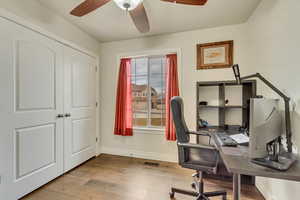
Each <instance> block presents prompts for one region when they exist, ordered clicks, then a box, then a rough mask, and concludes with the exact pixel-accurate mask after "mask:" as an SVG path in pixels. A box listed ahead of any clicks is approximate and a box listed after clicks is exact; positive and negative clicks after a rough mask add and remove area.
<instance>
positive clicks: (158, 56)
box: [130, 54, 166, 132]
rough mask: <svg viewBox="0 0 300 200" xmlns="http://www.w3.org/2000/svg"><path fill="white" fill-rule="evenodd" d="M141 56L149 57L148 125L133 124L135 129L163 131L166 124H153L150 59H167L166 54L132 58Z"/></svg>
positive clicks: (137, 57)
mask: <svg viewBox="0 0 300 200" xmlns="http://www.w3.org/2000/svg"><path fill="white" fill-rule="evenodd" d="M141 58H146V59H147V112H145V113H146V114H147V126H133V129H134V130H140V131H146V130H151V131H156V132H163V131H164V130H165V126H152V125H151V109H152V107H151V105H152V99H151V98H152V95H151V94H152V92H151V87H150V77H151V71H150V59H151V58H154V59H155V58H164V59H165V60H166V55H165V54H161V55H149V56H136V57H134V58H131V59H141ZM135 65H136V63H135ZM162 65H163V63H162V61H161V66H162ZM135 67H136V66H135ZM135 75H136V74H135ZM161 75H166V71H165V73H163V71H161ZM130 76H132V74H131V75H130ZM135 77H136V76H135ZM161 86H162V85H161ZM164 92H165V86H164ZM134 113H136V112H134V111H133V114H134ZM141 113H144V112H141ZM133 118H134V117H133ZM161 119H163V112H162V113H161Z"/></svg>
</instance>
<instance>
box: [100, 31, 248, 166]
mask: <svg viewBox="0 0 300 200" xmlns="http://www.w3.org/2000/svg"><path fill="white" fill-rule="evenodd" d="M245 34H246V32H245V25H234V26H225V27H220V28H214V29H206V30H196V31H189V32H183V33H176V34H169V35H163V36H155V37H146V38H141V39H133V40H126V41H118V42H110V43H103V44H102V45H101V53H100V65H101V70H102V71H101V72H100V74H101V111H102V112H101V113H102V115H101V134H102V136H101V145H102V152H106V153H113V154H123V155H133V156H137V157H147V158H152V159H163V160H171V161H176V160H177V149H176V146H175V142H167V141H166V140H165V138H164V135H161V134H149V133H148V134H147V133H137V132H135V133H134V136H133V137H121V136H114V135H113V128H114V114H115V101H116V98H115V97H116V87H117V76H118V69H119V66H118V63H117V62H118V60H117V57H118V55H119V54H123V53H124V54H127V55H128V54H129V55H130V52H144V51H155V50H164V49H180V50H181V59H180V60H181V63H179V64H180V66H179V71H180V74H179V76H180V88H181V96H182V97H183V98H184V101H185V117H186V121H187V124H188V126H189V127H190V129H194V130H195V128H196V87H195V86H196V82H197V81H211V80H226V79H227V80H229V79H230V80H232V79H233V78H234V77H233V74H232V70H231V69H218V70H196V44H199V43H206V42H215V41H223V40H234V42H235V49H234V51H235V62H236V63H240V64H241V67H242V70H243V71H244V72H248V71H249V70H248V65H247V52H248V47H247V40H246V37H245Z"/></svg>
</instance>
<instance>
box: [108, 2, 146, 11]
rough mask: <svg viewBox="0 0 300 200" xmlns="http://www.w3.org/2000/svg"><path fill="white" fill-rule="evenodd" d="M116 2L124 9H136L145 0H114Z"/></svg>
mask: <svg viewBox="0 0 300 200" xmlns="http://www.w3.org/2000/svg"><path fill="white" fill-rule="evenodd" d="M114 2H115V3H116V4H117V5H118V7H120V8H121V9H123V10H128V11H130V10H133V9H135V8H136V7H137V6H138V5H139V4H140V3H142V2H143V0H114Z"/></svg>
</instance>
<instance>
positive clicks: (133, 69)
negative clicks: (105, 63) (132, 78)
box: [131, 59, 136, 74]
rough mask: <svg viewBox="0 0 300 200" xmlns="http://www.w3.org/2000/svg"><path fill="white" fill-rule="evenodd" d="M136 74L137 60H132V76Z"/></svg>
mask: <svg viewBox="0 0 300 200" xmlns="http://www.w3.org/2000/svg"><path fill="white" fill-rule="evenodd" d="M135 73H136V72H135V59H131V74H135Z"/></svg>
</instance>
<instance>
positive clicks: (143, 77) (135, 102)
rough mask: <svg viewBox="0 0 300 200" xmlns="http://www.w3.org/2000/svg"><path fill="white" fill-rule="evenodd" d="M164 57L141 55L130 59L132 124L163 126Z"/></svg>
mask: <svg viewBox="0 0 300 200" xmlns="http://www.w3.org/2000/svg"><path fill="white" fill-rule="evenodd" d="M165 65H166V57H165V56H155V57H141V58H134V59H132V61H131V89H132V109H133V126H134V127H137V128H158V129H162V128H164V126H165V115H166V105H165V85H166V80H165V79H166V71H165Z"/></svg>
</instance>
